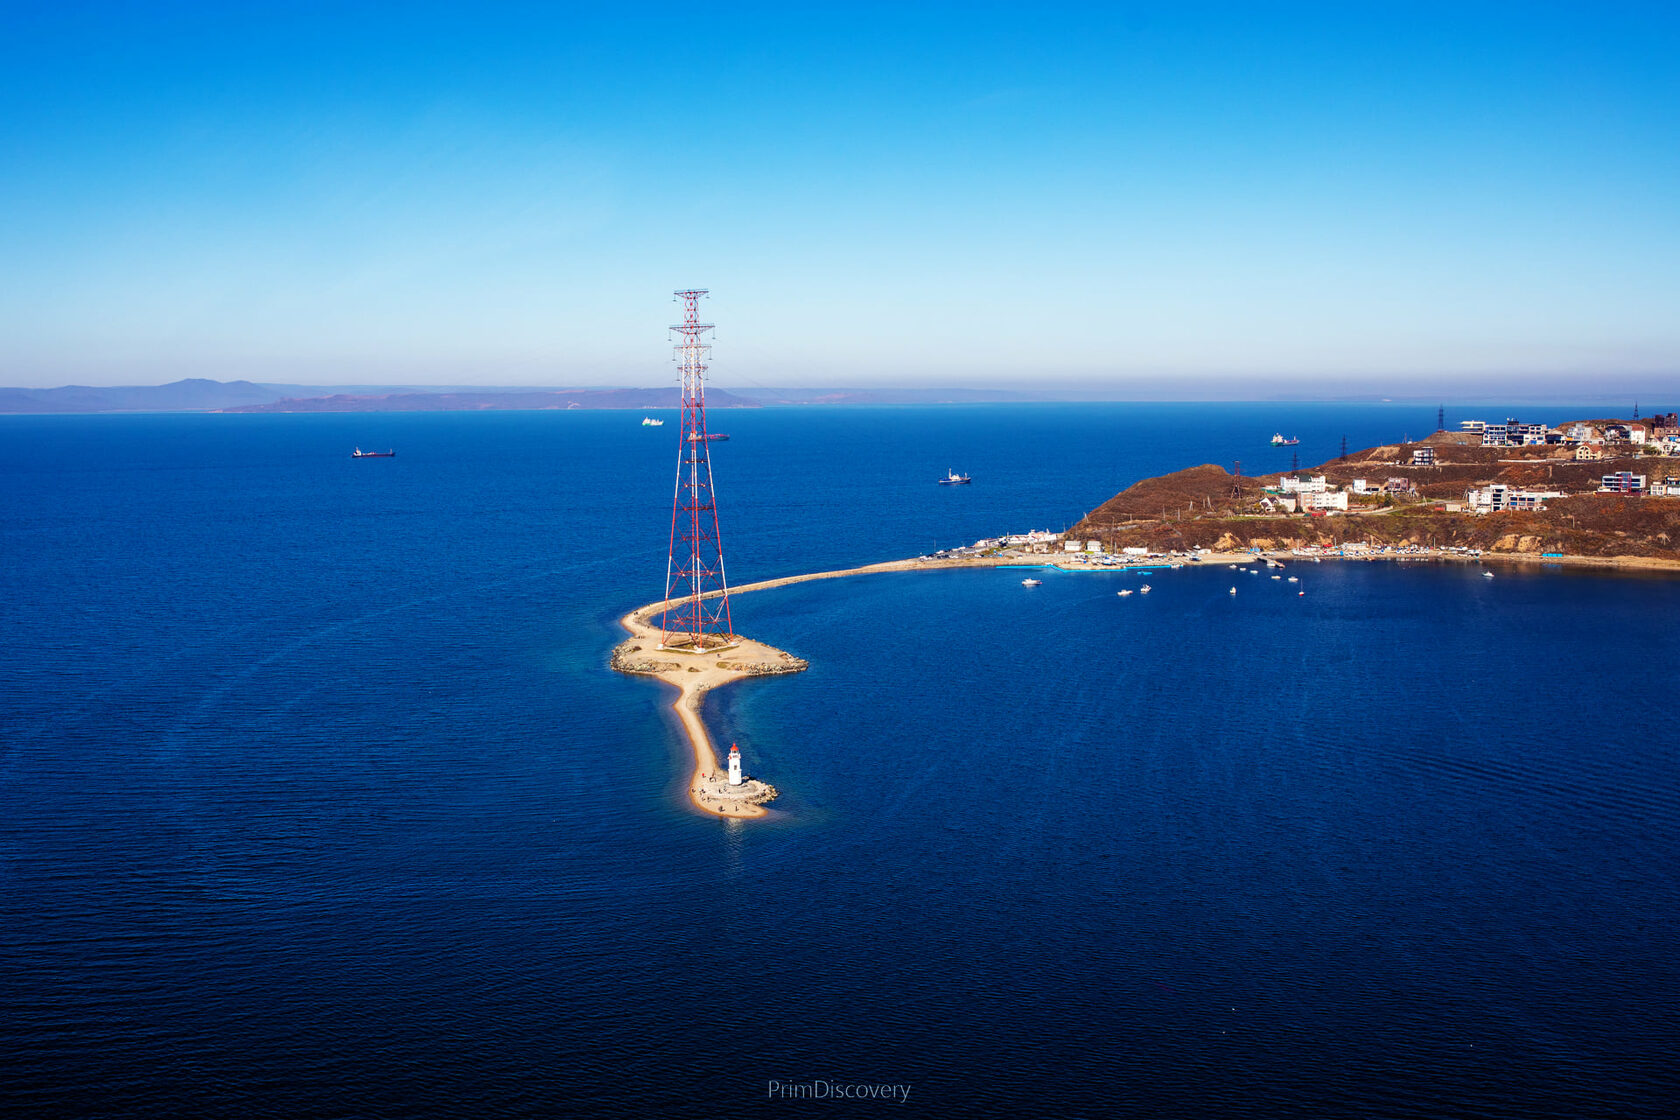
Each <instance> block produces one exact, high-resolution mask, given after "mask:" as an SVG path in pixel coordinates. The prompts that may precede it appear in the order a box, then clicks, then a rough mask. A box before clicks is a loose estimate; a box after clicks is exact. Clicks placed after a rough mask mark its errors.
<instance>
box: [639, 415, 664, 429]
mask: <svg viewBox="0 0 1680 1120" xmlns="http://www.w3.org/2000/svg"><path fill="white" fill-rule="evenodd" d="M664 424H665V421H663V420H655V419H654V418H653V417H651V416H644V417H642V427H644V428H659V427H663V426H664Z"/></svg>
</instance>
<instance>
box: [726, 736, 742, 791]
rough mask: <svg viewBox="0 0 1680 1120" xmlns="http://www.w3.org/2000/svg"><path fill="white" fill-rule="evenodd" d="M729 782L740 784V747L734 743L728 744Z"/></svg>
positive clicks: (734, 784)
mask: <svg viewBox="0 0 1680 1120" xmlns="http://www.w3.org/2000/svg"><path fill="white" fill-rule="evenodd" d="M729 784H730V785H732V786H738V785H740V784H741V748H740V746H738V745H737V744H735V743H731V744H729Z"/></svg>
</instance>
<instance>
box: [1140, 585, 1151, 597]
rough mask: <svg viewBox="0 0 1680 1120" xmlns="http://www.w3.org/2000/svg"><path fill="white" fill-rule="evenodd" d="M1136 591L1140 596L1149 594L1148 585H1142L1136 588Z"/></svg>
mask: <svg viewBox="0 0 1680 1120" xmlns="http://www.w3.org/2000/svg"><path fill="white" fill-rule="evenodd" d="M1138 591H1139V593H1140V594H1144V595H1147V594H1149V585H1148V584H1147V583H1146V584H1144V585H1143V586H1142V587H1140V588H1138Z"/></svg>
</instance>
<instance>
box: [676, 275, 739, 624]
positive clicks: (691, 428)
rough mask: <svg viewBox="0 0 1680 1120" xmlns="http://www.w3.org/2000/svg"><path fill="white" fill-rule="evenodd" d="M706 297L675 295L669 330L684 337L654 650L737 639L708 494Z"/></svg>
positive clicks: (713, 502) (686, 293) (679, 355)
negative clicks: (679, 317) (679, 310)
mask: <svg viewBox="0 0 1680 1120" xmlns="http://www.w3.org/2000/svg"><path fill="white" fill-rule="evenodd" d="M705 294H706V290H705V289H704V288H693V289H689V290H687V291H681V292H677V293H676V296H677V298H679V299H681V300H682V301H683V321H682V322H681V323H679V324H677V325H676V326H673V327H672V328H671V329H672V330H673V331H676V332H677V333H678V334H679V335H681V336H682V341H681V342H679V343H677V345H676V346H675V347H674V349H675V350H676V362H677V374H678V377H679V378H680V380H681V385H682V410H683V422H682V429H681V434H680V435H679V436H678V443H677V490H676V495H675V497H673V498H672V500H671V551H670V554H669V556H668V558H667V559H666V563H665V601H666V607H665V613H664V615H663V616H662V618H661V620H660V624H659V628H660V631H661V634H660V638H659V648H660V649H686V650H691V651H693V652H696V653H698V652H701V651H704V650H706V649H717V648H720V647H722V646H726V645H730V644H733V642H734V640H735V638H734V629H735V627H734V623H733V622H732V621H731V619H730V617H729V583H728V581H727V580H726V579H725V578H724V574H723V538H722V536H721V535H720V534H719V533H718V516H717V502H716V499H715V498H714V496H713V492H712V459H711V440H710V439H708V438H707V434H706V359H707V358H708V357H709V356H710V355H711V350H712V348H711V346H709V345H707V343H706V342H704V341H703V336H704V335H705V333H706V332H707V331H709V330H711V329H712V324H710V323H702V322H701V321H700V297H701V296H703V295H705ZM673 598H674V599H675V601H674V602H673ZM708 635H710V636H709V637H708Z"/></svg>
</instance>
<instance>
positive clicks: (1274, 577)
mask: <svg viewBox="0 0 1680 1120" xmlns="http://www.w3.org/2000/svg"><path fill="white" fill-rule="evenodd" d="M1272 578H1273V579H1282V578H1283V577H1282V576H1273V577H1272Z"/></svg>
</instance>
